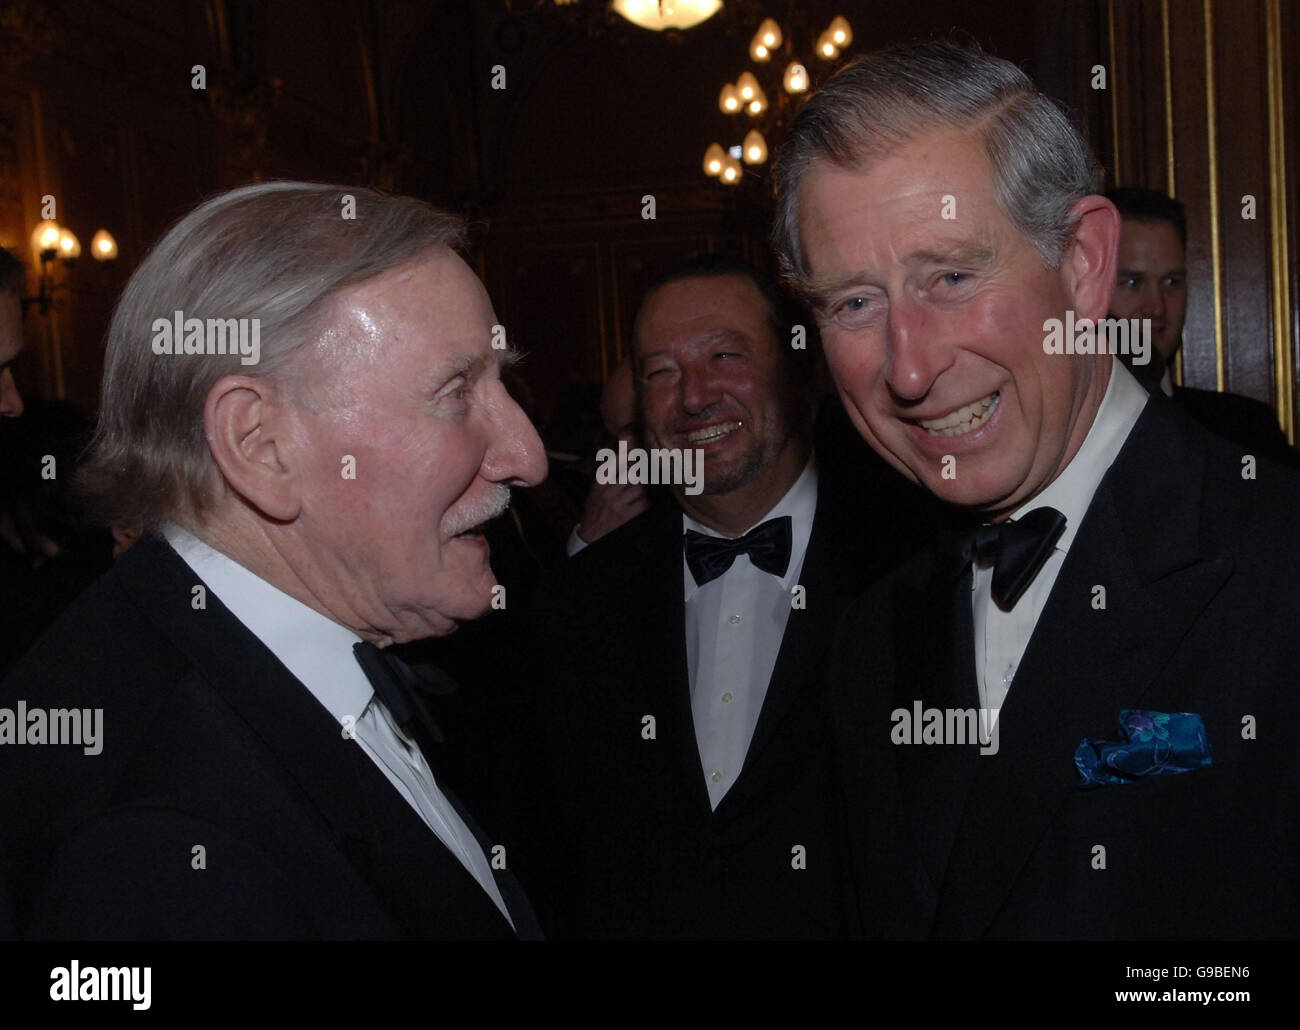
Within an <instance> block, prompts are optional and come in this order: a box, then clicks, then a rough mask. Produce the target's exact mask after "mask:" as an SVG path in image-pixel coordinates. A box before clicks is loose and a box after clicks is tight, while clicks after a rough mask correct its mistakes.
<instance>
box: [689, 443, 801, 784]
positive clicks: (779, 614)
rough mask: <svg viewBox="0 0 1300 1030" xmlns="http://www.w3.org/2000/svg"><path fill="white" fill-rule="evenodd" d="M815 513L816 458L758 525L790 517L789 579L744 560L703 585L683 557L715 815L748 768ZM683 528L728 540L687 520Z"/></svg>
mask: <svg viewBox="0 0 1300 1030" xmlns="http://www.w3.org/2000/svg"><path fill="white" fill-rule="evenodd" d="M816 509H817V468H816V465H815V464H814V462H813V460H812V458H809V459H808V464H807V465H806V466H805V467H804V470H803V472H802V473H801V474H800V476H799V478H798V479H796V480H795V482H794V485H793V486H791V487H790V489H789V490H788V491H786V494H785V496H784V497H782V498H781V500H780V501H778V502H777V504H776V506H775V507H773V508H772V510H771V511H769V512H768V513H767V514H766V515H764V516H763V517H762V518H760V519H758V520H757V521H756V522H755V523H754V526H758V525H761V524H762V523H764V522H767V521H768V520H770V519H777V518H782V517H783V516H786V515H789V516H790V519H791V527H790V529H791V532H790V536H791V547H790V564H789V566H788V567H787V568H786V572H785V575H784V576H782V577H777V576H774V575H772V574H771V573H769V572H764V571H763V570H762V569H760V568H758V567H757V566H755V565H754V564H753V563H752V562H750V560H749V555H746V554H742V555H740V556H739V557H737V558H736V560H735V561H734V562H733V563H732V565H731V568H729V569H728V570H727V571H726V572H724V573H723V574H722V575H721V576H719V577H718V578H717V579H713V580H710V581H709V582H708V583H705V584H704V585H703V586H697V585H696V583H695V577H694V576H692V575H691V569H690V566H689V565H687V564H686V557H685V554H683V556H682V582H683V586H684V587H685V590H686V663H687V668H688V670H689V673H690V686H691V713H692V715H693V716H694V720H695V741H696V744H697V745H698V746H699V749H700V762H701V764H702V765H703V767H704V781H705V783H706V784H707V786H708V789H709V801H710V803H711V804H712V805H713V807H714V808H717V807H718V802H720V801H721V800H722V798H723V795H725V794H726V793H727V791H728V790H729V789H730V788H731V785H732V784H733V783H735V782H736V778H737V777H738V776H739V775H740V770H741V768H742V767H743V766H744V764H745V755H746V753H747V752H748V751H749V742H750V740H751V738H752V737H753V736H754V727H755V726H757V725H758V716H759V713H760V712H761V711H762V709H763V699H764V698H765V697H767V687H768V682H769V681H770V680H771V678H772V669H773V667H774V666H775V665H776V656H777V652H779V651H780V650H781V638H782V637H783V636H784V635H785V624H786V621H787V620H788V619H789V618H790V602H791V597H792V595H791V590H792V589H793V588H794V587H795V586H796V585H797V584H798V582H799V573H800V571H801V569H802V567H803V559H804V553H805V552H806V551H807V550H808V538H809V536H811V535H812V523H813V514H814V513H815V511H816ZM752 528H754V527H753V526H750V527H748V528H747V529H746V532H748V531H749V529H752ZM682 529H683V532H685V530H688V529H693V530H695V531H696V532H697V533H703V534H705V535H706V536H721V535H722V534H721V533H718V532H716V531H715V530H712V529H709V528H708V527H707V526H703V525H701V524H700V523H698V522H696V521H695V520H694V519H692V518H691V517H690V516H689V515H685V514H684V515H682Z"/></svg>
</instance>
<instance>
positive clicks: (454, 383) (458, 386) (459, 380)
mask: <svg viewBox="0 0 1300 1030" xmlns="http://www.w3.org/2000/svg"><path fill="white" fill-rule="evenodd" d="M468 389H469V380H468V379H466V378H465V376H457V377H456V378H455V379H453V380H451V382H449V383H448V384H447V385H446V386H444V387H443V388H442V389H441V390H440V391H439V392H438V397H439V398H447V397H450V398H451V399H452V400H454V401H463V400H464V399H465V391H466V390H468Z"/></svg>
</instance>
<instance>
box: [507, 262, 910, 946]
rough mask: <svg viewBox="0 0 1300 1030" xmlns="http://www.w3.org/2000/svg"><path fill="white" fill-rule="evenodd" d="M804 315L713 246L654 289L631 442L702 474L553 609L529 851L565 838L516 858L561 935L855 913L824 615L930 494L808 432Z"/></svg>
mask: <svg viewBox="0 0 1300 1030" xmlns="http://www.w3.org/2000/svg"><path fill="white" fill-rule="evenodd" d="M796 325H801V326H803V327H804V329H803V330H799V331H797V332H796V331H794V330H793V327H794V326H796ZM808 326H809V323H808V320H807V318H806V315H804V314H803V313H802V312H801V310H800V309H799V308H798V306H797V305H793V304H792V303H791V301H790V299H789V298H788V297H787V296H786V295H785V294H783V293H782V292H781V291H780V290H779V288H778V287H777V286H776V284H775V283H774V282H773V281H772V280H771V279H770V278H769V277H767V276H764V275H762V274H761V273H760V272H758V271H757V270H756V269H754V268H752V267H750V266H748V265H747V264H744V263H743V262H740V261H736V260H732V259H728V258H723V257H713V256H711V257H704V258H697V259H694V260H692V261H690V262H687V263H686V264H685V265H683V266H681V267H678V268H676V269H674V270H673V271H671V272H670V273H668V274H667V275H666V276H664V277H663V278H662V279H661V280H660V281H659V282H658V283H657V284H656V285H655V286H654V287H653V288H652V289H651V290H650V291H649V293H648V294H647V295H646V297H645V298H644V299H643V301H642V304H641V308H640V311H639V312H638V315H637V318H636V322H635V332H634V353H633V362H634V369H635V374H636V388H637V393H638V399H639V405H640V410H641V415H642V429H643V434H642V439H643V440H644V441H645V442H646V446H648V447H655V448H664V449H667V448H678V449H695V448H698V449H699V450H700V451H701V452H702V455H703V483H702V489H701V490H694V489H691V487H690V486H689V484H684V483H678V484H675V485H672V486H670V487H669V491H671V498H669V499H666V500H665V501H664V502H663V503H656V504H654V505H652V506H651V508H650V509H649V510H648V511H646V512H645V513H643V514H641V515H640V516H638V517H637V518H634V519H632V520H631V521H630V522H627V523H626V524H625V525H623V526H620V527H619V528H618V529H616V530H615V531H613V532H611V533H609V534H608V535H606V536H602V537H601V538H600V539H599V540H597V541H596V542H594V543H593V544H592V545H591V546H590V547H588V548H586V549H585V550H583V551H582V552H581V553H580V554H578V555H577V556H576V557H574V558H573V559H572V560H571V561H570V562H568V563H567V564H566V565H565V567H564V568H563V569H562V570H561V573H560V575H559V578H558V581H557V582H556V583H555V584H553V587H552V590H551V591H550V593H549V594H548V595H546V598H545V599H546V603H545V604H544V605H543V606H542V610H541V615H540V617H539V623H540V630H539V632H538V634H537V643H536V645H535V647H536V649H535V650H534V649H530V650H528V652H527V653H528V656H529V664H528V671H529V686H528V688H527V691H528V693H529V694H530V695H531V696H532V697H534V698H536V699H537V700H538V701H539V703H541V704H542V705H543V706H544V710H543V711H542V712H541V713H539V715H538V717H537V719H536V721H535V722H534V723H533V725H532V726H530V727H529V731H530V732H531V733H532V734H533V735H534V736H535V737H537V738H539V739H541V740H544V741H549V742H552V743H553V744H554V750H553V752H552V754H551V755H550V760H549V763H543V768H544V769H546V768H549V770H550V772H551V773H552V774H553V782H551V784H550V786H549V789H548V790H547V791H546V792H545V793H546V794H547V796H548V801H547V803H545V804H543V805H539V806H538V808H539V810H541V811H542V812H544V816H543V820H544V825H543V826H541V827H540V828H539V829H538V831H537V833H536V834H535V839H534V842H533V843H534V846H533V847H531V848H530V847H525V848H524V849H523V853H524V855H525V858H524V860H523V861H524V862H525V863H527V861H528V860H529V859H531V858H534V857H535V856H536V855H537V847H536V845H537V844H539V843H540V845H541V846H542V848H543V850H544V849H545V847H546V846H547V845H551V846H553V848H554V850H553V851H552V852H551V853H550V854H549V855H548V856H544V857H542V858H541V859H540V861H537V862H536V863H535V864H534V865H533V866H532V867H529V866H528V865H527V864H524V865H521V866H520V868H521V875H522V876H525V877H526V882H527V883H528V884H529V889H530V891H532V892H533V893H534V894H535V895H537V896H539V897H544V899H545V902H544V907H543V915H544V920H543V925H544V926H545V928H546V929H547V932H548V936H566V937H569V936H572V937H619V938H658V939H663V938H696V939H699V938H826V937H834V936H837V935H839V934H840V933H841V932H842V921H841V919H840V911H841V908H840V905H839V901H838V898H837V896H836V881H835V869H836V856H835V854H834V847H833V843H832V842H833V836H834V835H833V833H832V827H831V819H832V812H833V806H832V804H831V800H830V798H829V790H830V782H829V775H828V774H829V762H828V755H829V740H830V736H829V730H828V728H827V726H826V706H825V692H824V689H823V682H824V680H823V676H822V671H823V669H824V664H825V659H826V654H827V651H828V647H829V642H830V638H831V633H832V630H833V628H834V622H835V618H836V617H837V616H838V615H839V613H840V612H841V611H842V610H843V608H844V606H845V605H846V604H847V602H848V601H849V599H851V598H852V597H854V596H855V595H856V594H857V593H858V592H860V591H861V589H862V587H863V585H864V584H865V583H867V582H870V581H871V580H872V579H873V578H875V577H876V576H878V575H880V574H881V573H882V572H883V570H885V569H887V568H888V567H890V565H891V564H893V563H896V562H897V561H898V560H900V559H901V556H902V555H904V554H906V553H908V548H909V547H911V548H914V547H915V546H917V545H918V544H919V541H920V539H921V535H922V534H923V533H924V532H926V531H927V527H928V528H930V529H931V530H932V529H933V527H934V526H935V523H934V521H933V516H932V513H933V511H934V509H935V507H936V506H934V505H932V504H931V503H930V502H929V500H928V499H927V498H925V497H924V495H923V494H921V492H920V491H917V490H915V488H914V487H912V486H911V485H910V484H908V483H906V482H905V481H904V480H903V479H902V478H901V477H899V476H897V475H896V474H895V473H894V472H893V471H892V470H890V469H888V468H887V467H885V466H884V465H883V463H881V462H880V461H879V459H877V458H876V457H875V455H873V454H872V453H871V452H870V451H869V450H868V449H867V448H865V447H864V446H863V445H862V444H861V441H860V440H858V439H857V437H856V436H855V434H853V433H852V431H851V429H850V428H849V427H848V426H847V424H844V425H843V428H842V430H841V429H840V428H839V427H838V426H837V424H836V423H835V420H834V419H833V418H827V419H822V420H820V424H821V426H822V427H824V428H825V431H820V430H819V432H817V433H814V430H813V420H812V413H811V409H812V390H811V387H812V382H813V362H814V360H815V355H816V349H815V337H814V339H813V341H812V344H813V345H812V346H802V347H801V346H799V344H800V343H804V344H806V343H808V341H807V339H806V335H807V334H806V329H807V328H808ZM815 438H816V439H815ZM905 511H911V512H912V513H913V517H911V518H907V517H906V516H904V517H903V518H902V519H899V520H898V524H895V521H894V516H895V514H896V513H899V512H905ZM538 677H540V678H541V680H542V682H541V684H538V682H537V679H538ZM538 782H544V781H543V778H542V777H539V778H538ZM541 904H543V903H542V902H539V905H541ZM547 918H549V924H548V923H547Z"/></svg>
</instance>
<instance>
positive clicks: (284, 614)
mask: <svg viewBox="0 0 1300 1030" xmlns="http://www.w3.org/2000/svg"><path fill="white" fill-rule="evenodd" d="M163 535H164V536H165V537H166V538H167V542H168V543H169V544H171V546H172V548H173V549H174V550H175V551H176V553H177V554H179V555H180V556H181V558H183V559H184V560H185V563H186V564H187V565H189V567H190V568H191V569H193V570H194V573H195V575H197V576H198V577H199V578H200V579H201V580H202V581H203V582H204V583H205V584H206V585H207V588H208V590H209V591H210V592H211V593H212V594H214V595H215V596H216V597H218V598H219V599H220V600H221V603H222V604H224V605H225V606H226V607H227V608H229V609H230V612H231V614H233V615H234V616H235V618H237V619H238V620H239V621H240V622H242V623H243V624H244V626H245V627H247V629H248V631H249V632H250V633H252V634H253V635H254V636H256V637H257V638H258V639H259V640H260V641H261V642H262V643H263V644H265V645H266V647H267V648H268V649H269V650H270V651H271V653H272V654H274V655H275V657H276V658H278V659H279V660H280V662H281V664H283V665H284V667H285V668H286V669H288V670H289V672H291V673H292V674H293V675H294V676H295V677H296V678H297V679H298V681H299V682H300V683H301V684H302V685H303V686H304V687H306V688H307V690H308V691H310V692H311V694H312V696H313V697H315V698H316V700H317V701H319V702H320V703H321V705H322V706H324V708H325V710H326V711H328V712H329V713H330V715H331V717H333V719H334V720H335V721H336V722H338V723H339V724H340V731H339V732H340V733H341V732H343V729H342V727H344V726H348V725H352V726H353V727H354V729H353V733H354V734H355V736H354V737H353V740H354V741H355V742H356V743H357V744H358V746H360V748H361V750H362V751H364V752H365V753H366V756H367V757H368V758H369V759H370V760H371V761H372V762H374V763H375V765H376V766H378V767H379V771H380V772H382V773H383V774H384V776H385V778H386V779H387V780H388V782H389V783H391V784H392V785H393V787H394V789H396V790H397V792H398V793H399V794H401V795H402V797H403V798H404V799H405V800H406V803H407V804H408V805H410V806H411V807H412V808H413V809H415V811H416V813H417V814H418V815H419V816H420V818H421V819H422V820H423V821H424V824H425V825H426V826H428V827H429V829H430V830H432V831H433V832H434V833H435V834H436V835H437V837H438V839H439V840H440V841H442V843H443V844H445V845H446V846H447V849H448V850H449V851H450V852H451V853H452V854H453V855H455V856H456V858H457V859H458V860H459V861H460V863H461V865H463V866H464V867H465V868H466V869H467V870H468V871H469V873H470V875H471V876H473V877H474V879H475V880H477V881H478V882H479V884H480V885H481V886H482V888H483V889H484V890H485V891H486V892H487V894H488V897H490V898H491V899H492V900H493V902H495V903H496V906H497V908H498V909H500V910H501V914H502V915H503V916H505V917H506V919H507V921H509V922H510V925H511V926H513V925H514V921H513V920H511V919H510V913H509V911H508V910H507V909H506V905H505V901H504V900H503V899H502V897H501V892H500V890H498V889H497V884H496V880H495V879H494V878H493V875H492V869H491V866H490V865H489V864H488V860H487V857H486V856H485V855H484V854H483V849H482V848H481V847H480V846H479V843H478V841H477V840H476V839H475V837H474V834H473V833H471V832H470V829H469V827H468V826H466V825H465V822H464V820H463V819H461V817H460V815H459V814H458V813H457V812H456V809H455V808H453V807H452V805H451V802H449V801H448V800H447V798H446V797H445V796H444V795H443V793H442V791H441V790H439V789H438V784H437V782H436V781H435V780H434V777H433V772H432V771H431V770H430V769H429V765H428V763H427V762H426V761H425V759H424V755H423V754H422V753H421V751H420V749H419V747H418V746H417V745H416V743H415V742H414V741H413V740H411V739H410V738H409V737H407V736H406V734H404V733H403V732H402V731H401V730H400V729H399V728H398V727H397V726H396V724H395V723H394V722H393V720H392V717H391V716H390V715H389V713H388V709H387V708H385V707H384V705H383V703H382V702H381V701H380V700H379V698H378V697H376V696H375V691H374V688H373V687H371V685H370V681H369V680H368V679H367V678H366V674H365V673H364V672H363V671H362V669H361V666H360V665H358V664H357V660H356V656H355V655H354V654H353V652H352V646H353V645H354V644H356V643H357V642H358V641H359V640H360V639H361V638H360V637H359V636H357V634H355V633H353V632H352V630H350V629H348V628H347V627H345V626H341V625H339V624H338V623H337V622H334V621H333V620H331V619H328V618H326V617H325V616H324V615H322V614H321V613H320V612H318V611H316V610H315V609H312V608H309V607H308V606H307V605H305V604H303V603H302V602H301V601H299V600H297V599H296V598H293V597H290V596H289V595H288V594H286V593H284V592H283V591H281V590H279V589H278V588H276V587H274V586H272V585H271V584H270V583H268V582H267V581H266V580H264V579H262V578H261V577H260V576H257V575H255V574H254V573H252V572H250V571H249V570H248V569H246V568H244V567H243V566H242V565H240V564H239V563H238V562H236V561H235V560H234V559H232V558H230V557H228V556H227V555H225V554H222V553H221V552H220V551H218V550H216V549H215V548H213V547H210V546H209V545H207V544H205V543H204V542H203V541H202V540H200V539H198V538H197V537H195V536H194V535H193V534H192V533H190V532H188V531H187V530H185V529H183V528H181V527H180V526H178V525H175V524H172V525H168V526H166V527H165V528H164V530H163ZM349 720H350V721H349Z"/></svg>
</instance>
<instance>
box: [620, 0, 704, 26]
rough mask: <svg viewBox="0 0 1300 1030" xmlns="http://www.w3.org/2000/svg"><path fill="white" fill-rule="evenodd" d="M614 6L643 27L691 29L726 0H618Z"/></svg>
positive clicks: (624, 15) (629, 19) (625, 16)
mask: <svg viewBox="0 0 1300 1030" xmlns="http://www.w3.org/2000/svg"><path fill="white" fill-rule="evenodd" d="M611 6H612V7H613V9H614V10H615V11H616V12H617V13H619V14H621V15H622V16H623V17H624V18H626V19H627V20H628V21H630V22H631V23H632V24H633V25H640V26H641V28H643V29H652V30H653V31H655V32H663V31H664V30H665V29H691V28H694V27H695V26H696V25H699V24H700V23H701V22H705V21H708V20H709V19H710V18H712V17H713V16H714V15H715V14H717V13H718V11H720V10H721V9H722V0H614V2H613V4H611Z"/></svg>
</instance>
